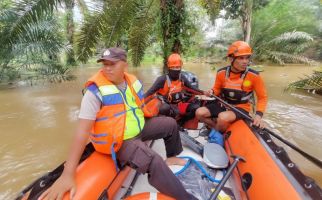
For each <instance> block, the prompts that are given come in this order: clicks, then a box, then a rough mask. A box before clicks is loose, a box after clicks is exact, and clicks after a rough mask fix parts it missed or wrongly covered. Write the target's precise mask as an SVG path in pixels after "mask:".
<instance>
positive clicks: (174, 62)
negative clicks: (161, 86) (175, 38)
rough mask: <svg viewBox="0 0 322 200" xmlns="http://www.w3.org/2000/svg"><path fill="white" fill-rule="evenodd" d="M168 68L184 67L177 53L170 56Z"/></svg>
mask: <svg viewBox="0 0 322 200" xmlns="http://www.w3.org/2000/svg"><path fill="white" fill-rule="evenodd" d="M167 64H168V68H170V69H171V68H173V67H179V66H180V67H181V66H182V60H181V56H180V55H179V54H177V53H173V54H171V55H170V56H169V58H168V63H167Z"/></svg>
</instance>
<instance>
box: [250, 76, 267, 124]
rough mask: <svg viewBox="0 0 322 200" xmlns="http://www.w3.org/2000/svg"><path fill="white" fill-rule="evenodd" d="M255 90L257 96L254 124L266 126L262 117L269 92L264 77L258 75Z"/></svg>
mask: <svg viewBox="0 0 322 200" xmlns="http://www.w3.org/2000/svg"><path fill="white" fill-rule="evenodd" d="M254 90H255V93H256V96H257V105H256V115H255V117H254V121H253V125H255V126H259V127H260V128H264V127H265V125H264V123H263V120H262V117H263V114H264V112H265V110H266V106H267V92H266V88H265V84H264V81H263V79H262V78H261V77H260V76H257V78H256V82H255V84H254Z"/></svg>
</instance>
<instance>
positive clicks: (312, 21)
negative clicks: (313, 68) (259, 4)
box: [251, 0, 317, 64]
mask: <svg viewBox="0 0 322 200" xmlns="http://www.w3.org/2000/svg"><path fill="white" fill-rule="evenodd" d="M311 3H312V1H299V0H285V1H272V2H271V3H270V4H269V5H267V6H266V7H264V8H262V9H260V10H257V11H256V12H255V13H254V15H253V16H254V17H253V23H252V29H253V32H252V37H251V45H252V46H253V47H254V52H255V58H256V59H257V60H260V61H266V60H270V61H273V62H277V63H279V64H285V63H294V62H301V63H309V64H310V63H312V60H310V59H308V58H307V57H305V56H303V55H302V52H303V51H304V50H305V49H306V48H307V47H309V46H310V45H312V42H313V39H314V38H313V37H314V34H316V33H317V24H316V21H317V20H316V19H317V18H316V9H317V7H314V6H312V4H311Z"/></svg>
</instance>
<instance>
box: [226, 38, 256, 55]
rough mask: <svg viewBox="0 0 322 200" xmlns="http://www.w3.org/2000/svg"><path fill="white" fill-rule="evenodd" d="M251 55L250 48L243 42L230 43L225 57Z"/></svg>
mask: <svg viewBox="0 0 322 200" xmlns="http://www.w3.org/2000/svg"><path fill="white" fill-rule="evenodd" d="M247 55H249V56H250V55H252V48H251V47H250V46H249V44H247V42H244V41H236V42H234V43H232V44H231V45H230V46H229V48H228V52H227V57H231V56H233V57H237V56H247Z"/></svg>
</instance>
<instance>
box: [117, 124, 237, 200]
mask: <svg viewBox="0 0 322 200" xmlns="http://www.w3.org/2000/svg"><path fill="white" fill-rule="evenodd" d="M188 133H189V135H190V136H192V137H194V138H195V139H197V141H199V142H200V143H202V144H204V143H206V140H205V139H204V137H198V135H199V130H188ZM152 149H153V150H155V151H156V152H158V153H159V154H160V155H161V156H162V157H163V158H164V159H165V158H166V152H165V146H164V143H163V140H162V139H160V140H156V141H155V142H154V144H153V147H152ZM183 149H184V150H183V152H182V153H181V154H180V155H178V157H180V156H189V157H192V158H194V159H195V160H197V161H201V162H202V161H203V158H202V157H201V156H200V155H198V154H197V153H195V152H194V151H192V150H191V149H189V148H188V147H186V146H183ZM182 168H183V166H176V165H173V166H170V169H171V170H172V171H173V172H174V173H175V172H178V171H179V170H181V169H182ZM190 168H191V167H190ZM192 168H193V167H192ZM192 170H194V169H192ZM210 171H212V173H210V174H212V175H215V176H214V178H215V179H219V180H220V179H221V178H222V176H223V173H224V172H223V170H216V171H215V170H210ZM134 174H135V172H134V170H133V172H132V173H131V175H130V177H129V181H128V182H131V180H132V179H133V178H131V176H134ZM183 174H184V172H183V173H182V174H180V175H179V176H178V178H179V179H181V181H182V178H184V175H183ZM187 174H189V176H190V174H192V173H190V172H188V173H186V175H187ZM181 175H183V177H182V176H181ZM180 176H181V177H180ZM193 178H195V177H193ZM199 179H200V180H198V181H199V182H200V181H203V180H201V179H205V178H204V177H202V176H199ZM206 181H207V180H206ZM182 182H183V185H184V186H185V188H186V189H187V191H189V192H190V193H192V194H194V195H195V196H196V197H197V198H198V199H200V200H203V199H208V198H209V197H210V196H208V197H207V198H205V197H203V196H205V194H203V195H202V194H201V193H205V191H201V192H200V191H198V190H196V191H191V190H194V189H191V187H190V188H189V186H188V185H189V183H186V182H185V181H182ZM203 182H204V181H203ZM207 182H209V183H210V185H209V184H208V183H206V184H207V188H208V189H209V190H210V191H206V193H207V194H211V193H212V192H213V191H214V188H215V185H217V183H213V182H210V181H207ZM233 182H234V181H233V178H232V177H231V178H230V179H229V180H228V181H227V182H226V184H225V188H224V189H223V191H224V193H223V192H222V193H221V195H223V196H225V194H229V195H230V197H231V198H225V199H240V197H239V195H238V192H237V189H236V187H235V185H234V184H232V183H233ZM196 183H197V182H196ZM128 185H129V184H128V183H124V185H123V190H125V191H126V190H127V188H128ZM211 185H212V186H213V187H212V188H211ZM187 186H188V188H187ZM192 188H193V187H192ZM203 188H204V187H199V189H201V190H204V189H203ZM142 192H158V191H157V190H156V189H155V188H154V187H152V186H151V185H150V184H149V183H148V179H147V174H140V175H139V177H138V179H137V181H136V183H135V185H134V187H133V190H132V192H131V195H133V194H137V193H142ZM124 193H125V192H122V191H119V194H123V195H124ZM123 195H121V196H123ZM114 199H121V198H120V196H119V195H117V196H116V197H115V198H114Z"/></svg>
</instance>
